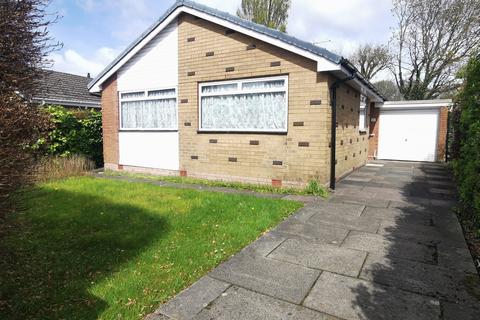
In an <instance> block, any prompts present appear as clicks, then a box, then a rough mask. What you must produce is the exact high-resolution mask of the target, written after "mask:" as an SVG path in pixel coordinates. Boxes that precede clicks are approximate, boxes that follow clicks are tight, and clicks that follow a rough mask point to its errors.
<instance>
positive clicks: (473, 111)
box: [453, 56, 480, 234]
mask: <svg viewBox="0 0 480 320" xmlns="http://www.w3.org/2000/svg"><path fill="white" fill-rule="evenodd" d="M461 77H462V78H463V81H464V82H463V87H462V89H461V91H460V93H459V94H458V96H457V99H456V100H457V101H456V102H457V104H458V107H457V108H458V111H459V112H460V118H459V121H458V122H457V125H456V126H457V128H454V129H455V131H456V135H457V137H458V138H459V142H458V144H459V146H458V149H459V152H458V154H457V155H455V159H454V160H453V168H454V172H455V175H456V177H457V182H458V186H459V194H460V200H461V202H462V205H463V211H464V213H466V214H467V215H468V219H469V220H471V222H472V223H473V224H474V225H475V226H476V229H477V233H478V234H480V56H474V57H472V58H471V59H470V61H469V63H468V64H467V66H466V67H465V68H464V69H463V71H462V73H461Z"/></svg>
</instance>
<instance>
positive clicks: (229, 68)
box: [225, 67, 235, 72]
mask: <svg viewBox="0 0 480 320" xmlns="http://www.w3.org/2000/svg"><path fill="white" fill-rule="evenodd" d="M232 71H235V67H228V68H225V72H232Z"/></svg>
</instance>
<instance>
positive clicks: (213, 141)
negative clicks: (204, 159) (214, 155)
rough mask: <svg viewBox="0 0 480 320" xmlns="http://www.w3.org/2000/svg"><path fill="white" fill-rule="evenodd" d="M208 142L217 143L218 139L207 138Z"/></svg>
mask: <svg viewBox="0 0 480 320" xmlns="http://www.w3.org/2000/svg"><path fill="white" fill-rule="evenodd" d="M208 142H210V143H217V142H218V140H217V139H210V140H208Z"/></svg>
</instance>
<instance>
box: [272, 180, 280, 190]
mask: <svg viewBox="0 0 480 320" xmlns="http://www.w3.org/2000/svg"><path fill="white" fill-rule="evenodd" d="M272 186H273V187H277V188H280V187H281V186H282V180H279V179H272Z"/></svg>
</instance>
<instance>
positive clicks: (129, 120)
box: [120, 88, 178, 130]
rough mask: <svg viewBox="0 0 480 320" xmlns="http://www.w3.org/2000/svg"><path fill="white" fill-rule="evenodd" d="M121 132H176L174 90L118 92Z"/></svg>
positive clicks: (175, 98)
mask: <svg viewBox="0 0 480 320" xmlns="http://www.w3.org/2000/svg"><path fill="white" fill-rule="evenodd" d="M120 128H121V129H123V130H177V129H178V125H177V95H176V89H175V88H169V89H155V90H145V91H133V92H120Z"/></svg>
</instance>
